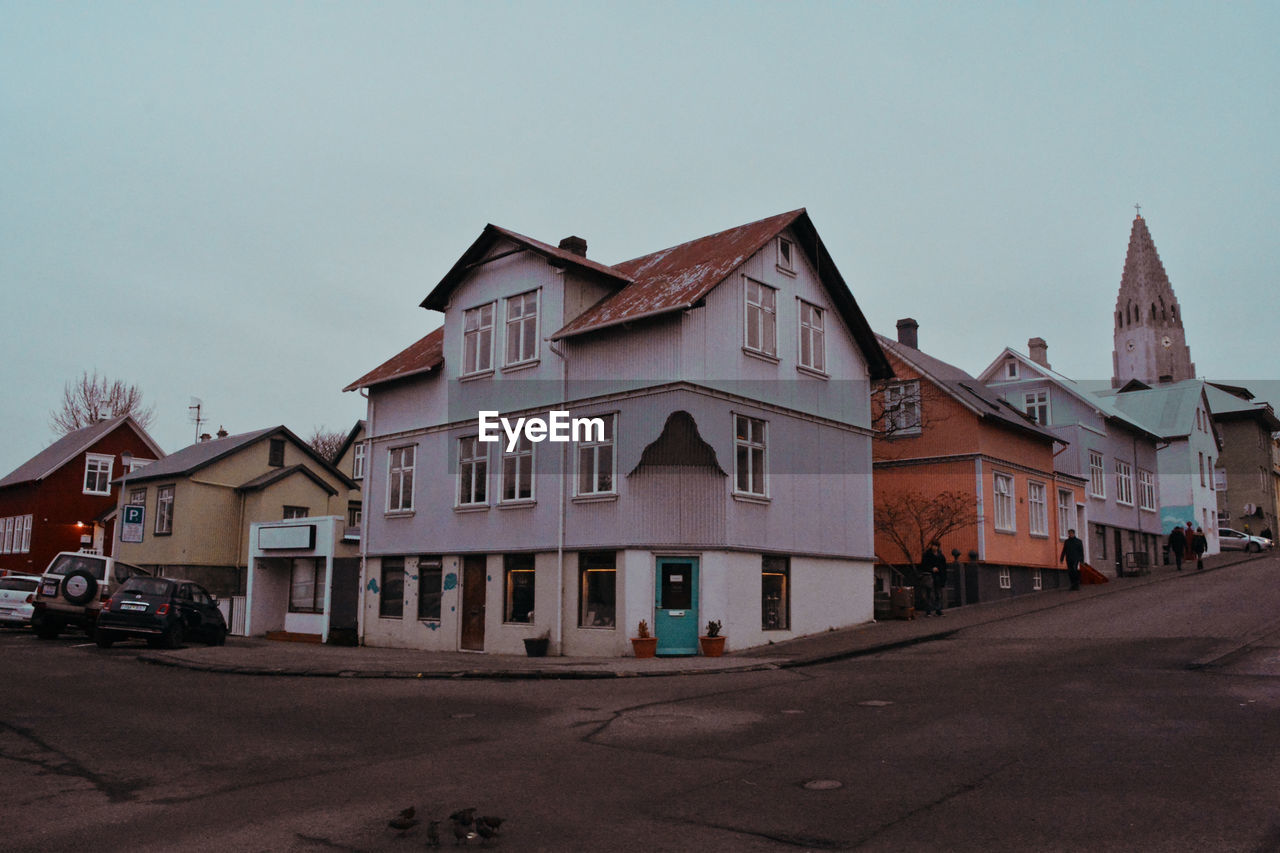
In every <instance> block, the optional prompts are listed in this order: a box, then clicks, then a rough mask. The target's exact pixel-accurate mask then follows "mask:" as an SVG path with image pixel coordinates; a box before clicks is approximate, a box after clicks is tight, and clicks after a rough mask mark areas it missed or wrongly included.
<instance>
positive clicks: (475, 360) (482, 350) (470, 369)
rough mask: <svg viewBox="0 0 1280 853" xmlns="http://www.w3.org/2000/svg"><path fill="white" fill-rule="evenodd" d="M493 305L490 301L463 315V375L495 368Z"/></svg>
mask: <svg viewBox="0 0 1280 853" xmlns="http://www.w3.org/2000/svg"><path fill="white" fill-rule="evenodd" d="M493 306H494V303H492V302H490V303H488V304H485V305H480V306H477V307H475V308H471V309H468V310H467V311H465V312H464V313H463V315H462V317H463V326H462V375H463V376H467V375H469V374H474V373H485V372H487V371H490V370H493Z"/></svg>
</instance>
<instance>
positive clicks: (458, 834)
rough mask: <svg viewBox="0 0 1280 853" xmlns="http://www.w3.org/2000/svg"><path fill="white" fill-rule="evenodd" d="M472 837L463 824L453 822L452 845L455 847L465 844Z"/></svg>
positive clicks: (472, 834)
mask: <svg viewBox="0 0 1280 853" xmlns="http://www.w3.org/2000/svg"><path fill="white" fill-rule="evenodd" d="M474 835H475V833H473V832H472V831H471V830H469V829H467V825H466V824H465V823H460V822H458V821H456V820H455V821H454V822H453V843H454V844H455V845H457V844H466V843H467V841H469V840H470V839H471V838H472V837H474Z"/></svg>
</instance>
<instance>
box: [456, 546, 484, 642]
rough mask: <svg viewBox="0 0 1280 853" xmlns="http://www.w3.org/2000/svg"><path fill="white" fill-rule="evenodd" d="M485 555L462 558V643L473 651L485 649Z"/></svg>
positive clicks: (470, 555) (471, 555)
mask: <svg viewBox="0 0 1280 853" xmlns="http://www.w3.org/2000/svg"><path fill="white" fill-rule="evenodd" d="M485 563H486V560H485V556H484V554H469V555H467V556H466V557H463V558H462V645H461V647H462V648H463V649H466V650H467V651H473V652H482V651H484V603H485V588H486V586H487V584H486V583H485V580H486V578H485Z"/></svg>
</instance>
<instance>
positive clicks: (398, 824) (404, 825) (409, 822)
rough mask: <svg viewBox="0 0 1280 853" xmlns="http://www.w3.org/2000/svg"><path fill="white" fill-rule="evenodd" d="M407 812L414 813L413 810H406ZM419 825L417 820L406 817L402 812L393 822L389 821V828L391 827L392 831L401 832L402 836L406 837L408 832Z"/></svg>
mask: <svg viewBox="0 0 1280 853" xmlns="http://www.w3.org/2000/svg"><path fill="white" fill-rule="evenodd" d="M405 811H412V809H406V810H405ZM417 825H418V820H417V818H412V817H405V816H404V812H401V813H400V814H399V815H397V816H396V817H393V818H392V819H391V820H389V821H387V826H389V827H391V828H392V829H395V830H399V832H400V834H401V835H404V834H405V833H406V832H408V831H409V830H411V829H413V828H414V827H415V826H417Z"/></svg>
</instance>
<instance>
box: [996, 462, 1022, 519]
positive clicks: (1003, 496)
mask: <svg viewBox="0 0 1280 853" xmlns="http://www.w3.org/2000/svg"><path fill="white" fill-rule="evenodd" d="M1001 486H1003V487H1004V488H1003V489H1002V488H1001ZM1015 488H1016V483H1015V482H1014V479H1013V475H1012V474H1002V473H1000V472H999V471H996V472H994V473H993V474H992V475H991V495H992V507H993V508H994V511H995V515H994V516H993V522H994V524H995V529H996V530H999V531H1000V532H1001V533H1017V532H1018V512H1017V507H1018V503H1017V500H1016V498H1015V492H1014V489H1015Z"/></svg>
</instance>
